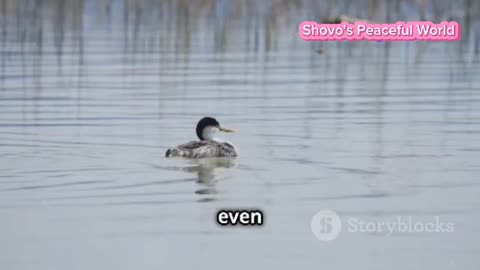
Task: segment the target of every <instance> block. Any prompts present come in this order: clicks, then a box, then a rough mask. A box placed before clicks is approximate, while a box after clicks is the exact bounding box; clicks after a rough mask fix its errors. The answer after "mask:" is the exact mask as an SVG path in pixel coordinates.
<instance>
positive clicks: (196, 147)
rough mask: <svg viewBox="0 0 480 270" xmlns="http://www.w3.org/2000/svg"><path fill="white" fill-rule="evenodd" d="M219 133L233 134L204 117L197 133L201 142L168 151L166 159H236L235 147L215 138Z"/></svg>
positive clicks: (212, 119)
mask: <svg viewBox="0 0 480 270" xmlns="http://www.w3.org/2000/svg"><path fill="white" fill-rule="evenodd" d="M218 131H223V132H233V130H230V129H226V128H223V127H221V126H220V124H219V123H218V121H217V120H216V119H215V118H212V117H204V118H202V119H200V121H198V124H197V128H196V132H197V136H198V138H199V139H200V141H191V142H189V143H186V144H182V145H179V146H177V147H175V148H171V149H168V150H167V152H166V153H165V156H166V157H186V158H206V157H236V156H237V151H236V148H235V146H234V145H233V144H232V143H230V142H229V141H226V140H223V139H220V138H218V137H215V134H216V133H217V132H218Z"/></svg>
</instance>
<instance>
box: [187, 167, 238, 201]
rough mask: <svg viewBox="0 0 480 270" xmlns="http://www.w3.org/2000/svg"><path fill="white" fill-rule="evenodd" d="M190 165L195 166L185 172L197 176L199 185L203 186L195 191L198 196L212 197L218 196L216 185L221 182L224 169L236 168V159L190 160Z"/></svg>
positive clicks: (203, 199) (210, 199) (204, 199)
mask: <svg viewBox="0 0 480 270" xmlns="http://www.w3.org/2000/svg"><path fill="white" fill-rule="evenodd" d="M188 162H189V163H191V164H194V166H189V167H186V168H183V171H185V172H189V173H195V174H197V177H198V179H197V181H196V182H197V183H199V184H201V185H202V187H201V188H200V189H198V190H197V191H195V193H197V194H201V195H210V194H217V193H218V191H217V190H216V189H215V184H216V183H217V182H218V181H219V180H221V179H222V178H221V177H220V173H219V172H220V171H222V168H223V169H228V168H233V167H235V158H226V157H225V158H202V159H191V160H188ZM213 200H215V199H214V198H211V197H204V198H202V199H200V200H199V201H201V202H209V201H213Z"/></svg>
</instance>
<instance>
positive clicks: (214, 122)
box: [196, 117, 220, 141]
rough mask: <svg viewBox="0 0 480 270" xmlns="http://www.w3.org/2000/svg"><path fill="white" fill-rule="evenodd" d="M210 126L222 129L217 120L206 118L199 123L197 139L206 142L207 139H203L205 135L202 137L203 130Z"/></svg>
mask: <svg viewBox="0 0 480 270" xmlns="http://www.w3.org/2000/svg"><path fill="white" fill-rule="evenodd" d="M208 126H212V127H218V128H220V124H219V123H218V121H217V120H216V119H215V118H212V117H204V118H202V119H200V121H198V124H197V128H196V131H197V137H198V138H199V139H200V140H201V141H203V140H205V138H203V135H202V133H203V129H204V128H205V127H208Z"/></svg>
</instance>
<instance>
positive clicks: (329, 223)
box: [310, 210, 455, 241]
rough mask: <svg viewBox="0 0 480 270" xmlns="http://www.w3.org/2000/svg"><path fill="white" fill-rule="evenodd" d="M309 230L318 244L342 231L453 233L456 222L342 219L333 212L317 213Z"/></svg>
mask: <svg viewBox="0 0 480 270" xmlns="http://www.w3.org/2000/svg"><path fill="white" fill-rule="evenodd" d="M310 227H311V229H312V232H313V234H314V235H315V237H317V239H318V240H321V241H331V240H334V239H336V238H337V237H338V236H339V235H340V233H341V232H348V233H369V234H380V235H384V236H392V235H394V234H418V233H452V232H454V231H455V223H453V222H449V221H447V220H444V219H442V218H441V217H440V216H432V217H429V218H422V219H420V218H418V217H414V216H393V217H389V218H382V219H381V220H379V219H375V220H373V219H365V218H359V217H348V218H343V219H341V218H340V216H339V215H338V214H337V213H336V212H335V211H332V210H322V211H319V212H317V213H316V214H315V215H314V216H313V217H312V220H311V223H310Z"/></svg>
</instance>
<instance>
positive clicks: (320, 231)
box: [310, 210, 342, 241]
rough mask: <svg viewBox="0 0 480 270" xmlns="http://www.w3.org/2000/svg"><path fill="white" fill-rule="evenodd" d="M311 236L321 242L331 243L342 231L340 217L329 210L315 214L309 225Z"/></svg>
mask: <svg viewBox="0 0 480 270" xmlns="http://www.w3.org/2000/svg"><path fill="white" fill-rule="evenodd" d="M310 226H311V228H312V232H313V234H314V235H315V236H316V237H317V238H318V240H321V241H331V240H333V239H335V238H337V237H338V235H339V234H340V232H341V231H342V221H341V220H340V217H339V216H338V215H337V213H335V212H334V211H331V210H322V211H320V212H318V213H316V214H315V215H314V216H313V218H312V222H311V223H310Z"/></svg>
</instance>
